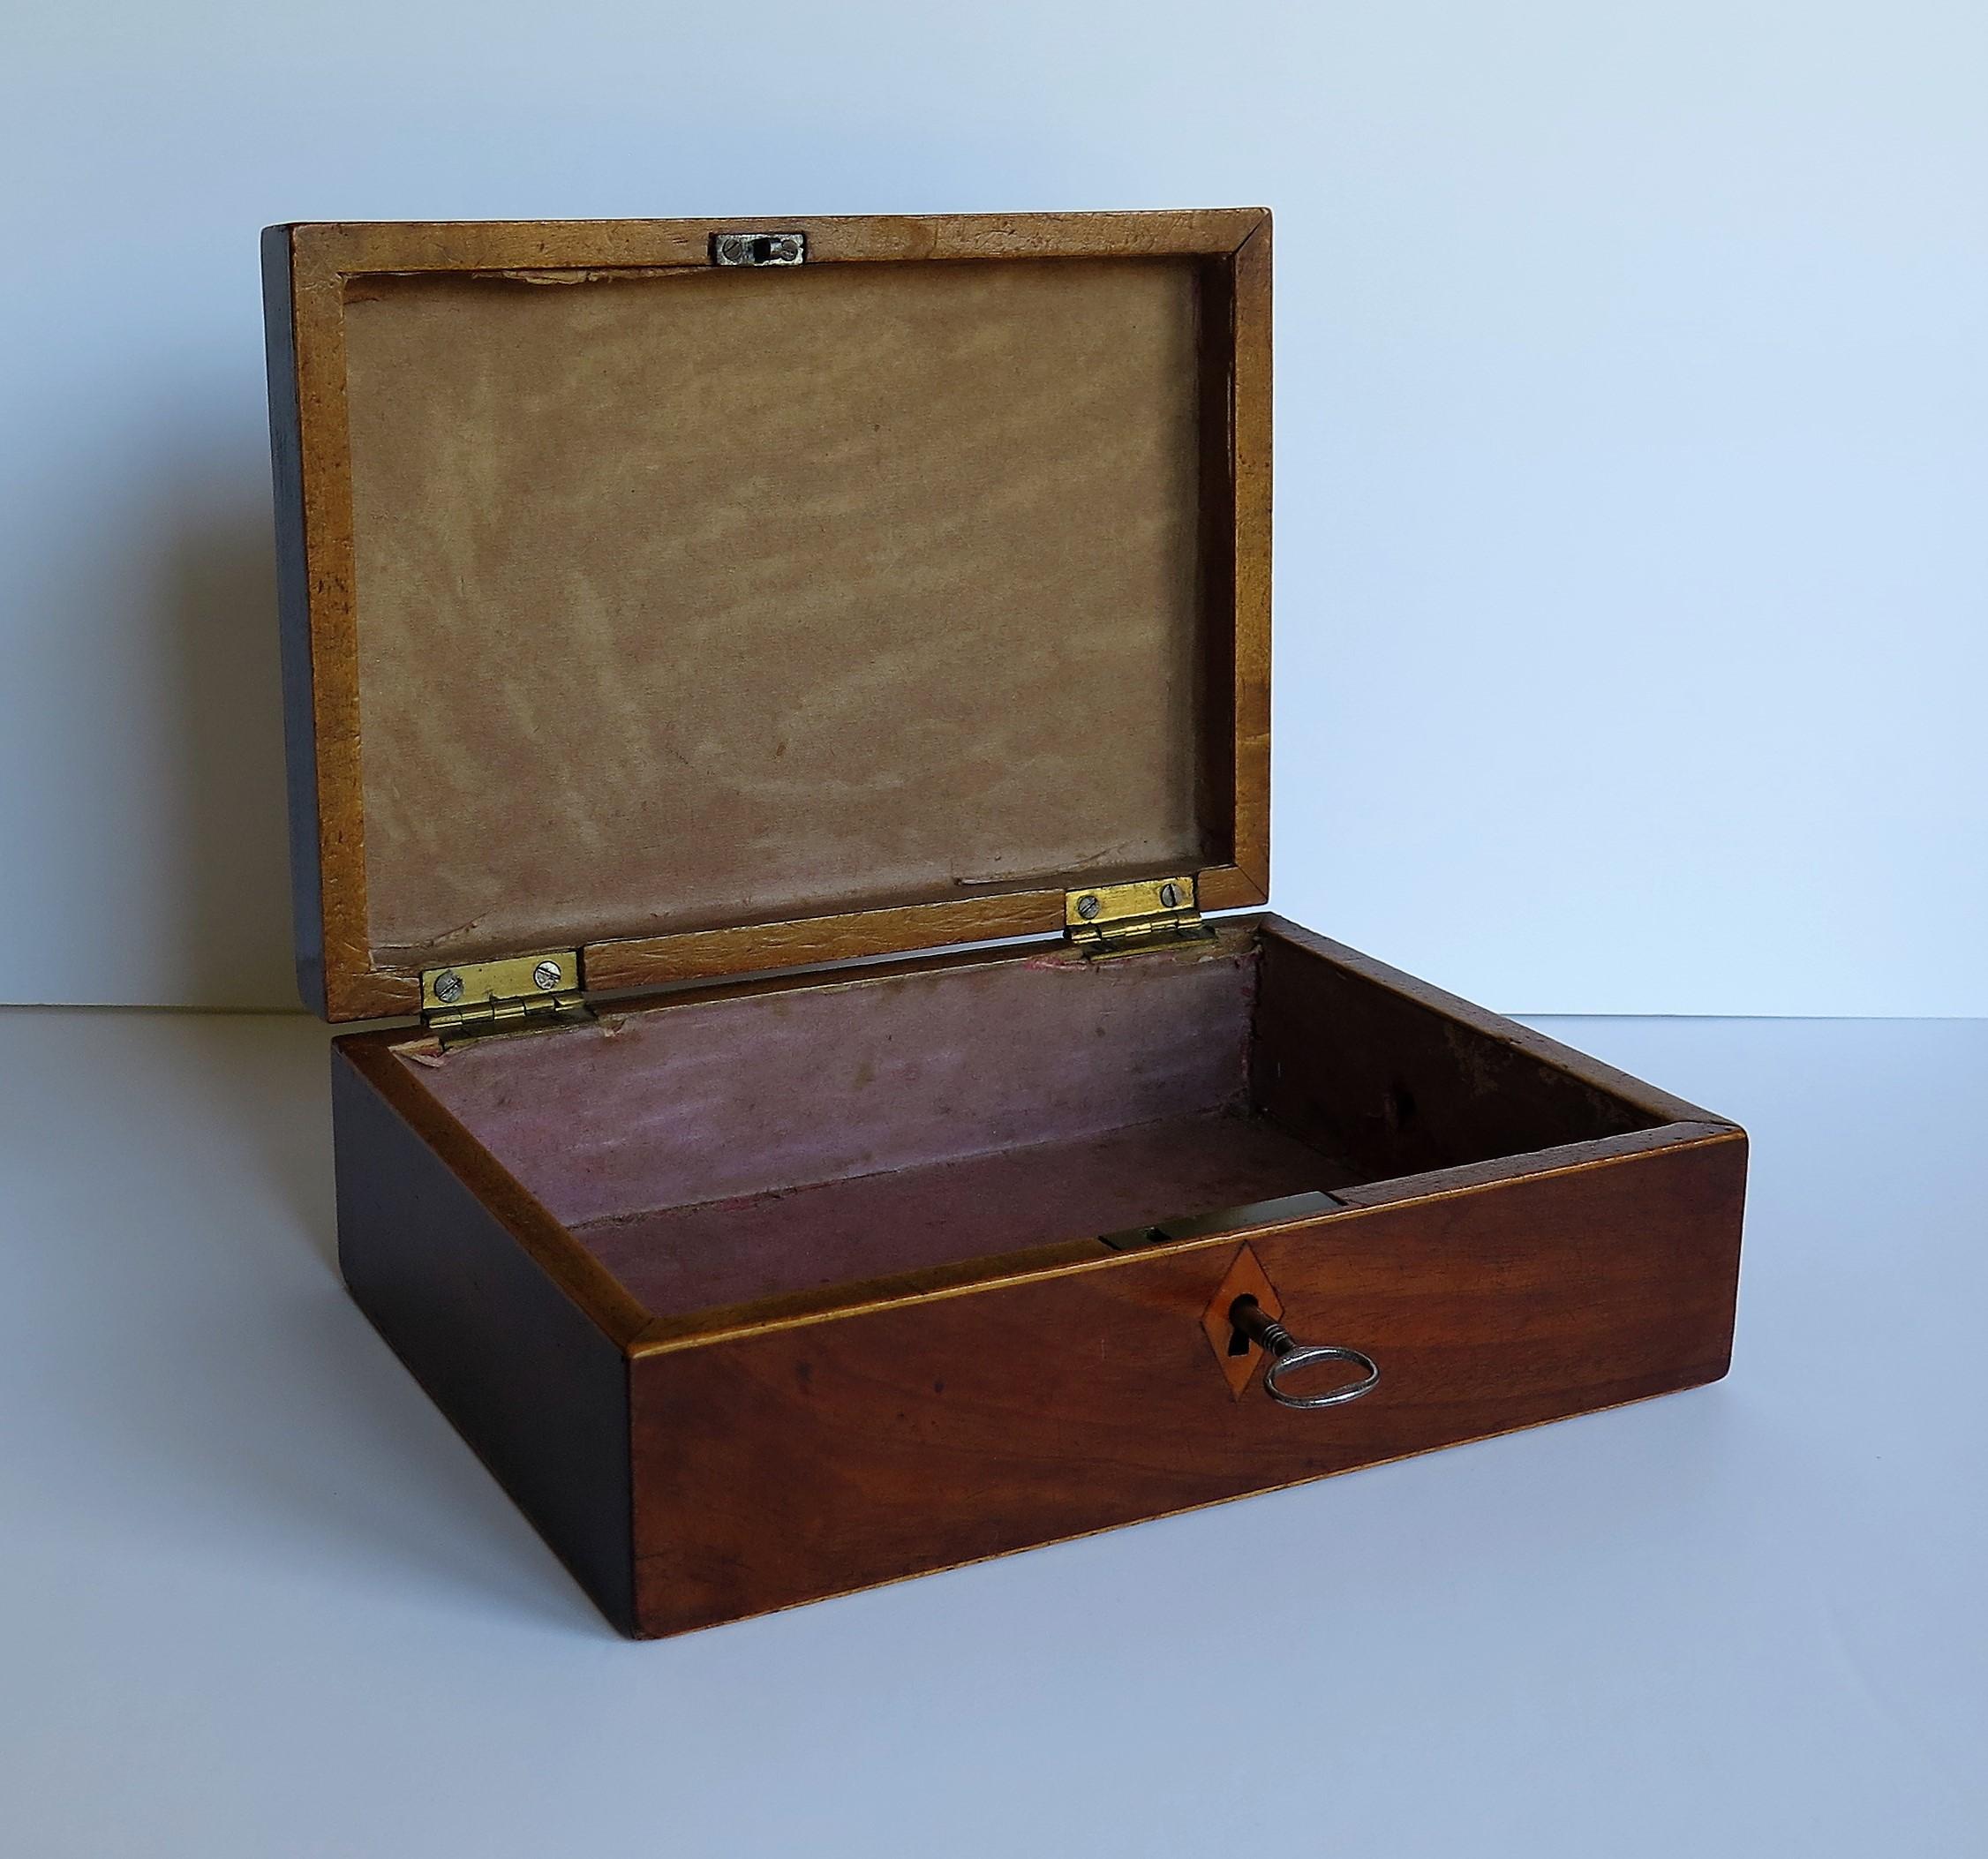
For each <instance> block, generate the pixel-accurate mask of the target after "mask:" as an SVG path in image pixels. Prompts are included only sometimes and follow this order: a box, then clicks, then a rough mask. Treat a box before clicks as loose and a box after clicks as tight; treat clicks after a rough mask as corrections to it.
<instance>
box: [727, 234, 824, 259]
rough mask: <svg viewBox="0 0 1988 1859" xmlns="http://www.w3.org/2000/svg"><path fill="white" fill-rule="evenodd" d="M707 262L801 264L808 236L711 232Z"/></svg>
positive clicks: (806, 247) (806, 249)
mask: <svg viewBox="0 0 1988 1859" xmlns="http://www.w3.org/2000/svg"><path fill="white" fill-rule="evenodd" d="M711 261H712V264H714V265H805V264H806V263H807V262H808V235H807V234H806V233H804V232H714V233H712V236H711Z"/></svg>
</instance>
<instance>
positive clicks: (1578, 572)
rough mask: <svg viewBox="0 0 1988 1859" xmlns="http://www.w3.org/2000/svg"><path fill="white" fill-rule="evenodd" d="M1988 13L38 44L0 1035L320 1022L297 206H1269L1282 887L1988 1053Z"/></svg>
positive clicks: (861, 22) (9, 702)
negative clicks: (281, 520)
mask: <svg viewBox="0 0 1988 1859" xmlns="http://www.w3.org/2000/svg"><path fill="white" fill-rule="evenodd" d="M1984 50H1988V13H1984V11H1983V10H1982V9H1981V8H1979V7H1978V6H1975V5H1962V4H1954V5H1944V4H1939V0H1892V4H1884V5H1879V4H1875V0H1871V4H1840V0H1839V4H1831V0H1811V4H1794V0H1787V4H1764V0H1719V4H1710V0H1664V4H1637V5H1631V6H1626V7H1595V6H1592V5H1588V4H1573V0H1565V4H1555V0H1516V4H1511V5H1507V6H1501V7H1487V6H1481V5H1465V4H1432V0H1385V4H1382V0H1359V4H1328V5H1323V6H1297V5H1292V6H1284V5H1273V4H1263V0H1245V4H1239V5H1230V6H1226V7H1207V6H1187V5H1181V4H1141V5H1136V6H1133V5H1124V6H1119V5H1100V4H1087V0H1079V4H1069V0H1053V4H1050V0H1027V4H1020V5H1010V6H1005V7H1002V8H998V9H957V8H941V7H927V6H914V5H909V4H878V0H855V4H846V5H841V6H837V7H833V8H821V9H810V8H805V7H802V6H800V5H798V4H768V0H744V4H730V5H727V6H725V7H722V8H696V9H689V8H686V9H672V8H668V7H657V6H635V5H630V4H604V0H578V4H569V5H564V6H560V7H546V6H543V5H534V6H524V5H520V4H515V0H479V4H474V5H471V4H466V0H439V4H434V0H430V4H406V0H394V4H383V0H352V4H343V5H341V6H340V7H338V8H336V9H333V10H325V9H322V8H312V9H285V8H270V7H250V6H246V5H238V4H222V0H185V4H178V5H176V6H174V7H171V8H164V9H161V8H148V7H141V6H138V5H135V4H128V0H127V4H80V5H76V4H72V5H64V6H60V7H58V6H56V5H55V4H50V0H34V4H30V5H27V6H25V7H24V6H17V7H16V8H14V9H13V10H12V11H11V15H10V19H9V23H8V26H7V29H6V36H5V43H4V49H0V176H4V179H0V214H4V221H5V227H4V230H5V235H6V241H5V249H6V252H7V254H8V258H9V272H8V280H7V288H6V290H4V292H0V355H4V357H5V359H4V362H0V651H4V677H0V873H4V883H0V954H4V957H5V963H4V969H0V999H8V1000H14V1001H64V1002H124V1003H151V1004H178V1005H237V1006H250V1005H290V1003H291V1001H292V999H293V997H292V994H291V990H290V978H289V954H288V933H289V932H288V924H287V918H286V907H285V903H284V880H283V876H282V870H283V847H282V810H281V797H280V766H279V756H280V743H279V726H278V719H277V697H276V673H275V642H274V630H273V619H272V613H271V606H272V589H271V568H270V547H269V540H268V531H269V519H268V503H267V484H266V466H265V463H264V439H263V428H262V418H263V415H262V383H261V359H260V327H259V310H258V301H257V281H256V272H255V258H254V250H255V246H254V241H255V233H256V230H257V229H258V228H259V227H260V225H261V224H263V223H264V222H267V221H272V220H277V219H283V218H309V217H347V218H363V217H475V216H497V215H507V216H508V215H651V214H654V215H675V214H689V213H717V214H727V215H730V214H736V215H739V216H741V217H742V218H757V217H760V216H763V215H767V214H779V213H788V212H792V213H799V212H817V211H819V212H837V211H881V210H892V209H921V208H930V209H944V208H960V209H966V208H981V207H985V208H1022V207H1062V206H1085V207H1134V206H1162V205H1178V204H1188V203H1216V204H1226V203H1239V204H1240V203H1246V204H1254V203H1258V202H1262V203H1267V204H1269V205H1270V206H1272V207H1275V208H1276V210H1277V212H1278V215H1279V277H1278V288H1279V292H1280V297H1279V312H1278V331H1277V335H1278V342H1279V351H1278V352H1279V367H1280V377H1279V388H1278V418H1279V423H1280V424H1279V447H1280V449H1279V456H1278V485H1279V524H1280V528H1279V558H1278V568H1279V581H1278V592H1277V598H1278V653H1279V657H1278V665H1277V681H1278V699H1277V725H1278V729H1279V737H1278V745H1277V751H1276V754H1277V762H1276V779H1277V787H1276V880H1275V881H1276V901H1277V902H1278V904H1279V905H1280V906H1281V907H1284V908H1285V909H1286V910H1287V911H1289V912H1291V914H1295V915H1298V916H1299V917H1301V918H1302V919H1304V920H1305V921H1307V922H1310V923H1312V924H1314V926H1316V927H1318V928H1321V929H1323V930H1328V931H1329V932H1331V933H1334V934H1337V935H1339V936H1341V937H1344V938H1345V939H1346V940H1349V941H1351V942H1353V943H1355V944H1357V945H1361V946H1365V947H1367V948H1370V949H1372V950H1373V951H1374V952H1376V953H1379V954H1381V955H1382V956H1384V957H1386V958H1388V959H1389V960H1396V961H1398V962H1401V963H1403V964H1404V966H1407V967H1412V968H1413V969H1416V970H1417V971H1419V972H1421V973H1424V974H1427V975H1429V976H1431V977H1432V978H1435V979H1436V980H1439V981H1442V982H1445V983H1447V984H1449V985H1450V986H1453V987H1455V988H1457V989H1459V990H1462V991H1464V992H1465V993H1468V994H1471V995H1472V996H1475V997H1479V998H1481V999H1484V1000H1486V1001H1487V1002H1489V1003H1490V1004H1492V1005H1497V1006H1502V1007H1507V1008H1511V1009H1515V1010H1531V1011H1535V1012H1540V1011H1555V1010H1556V1011H1563V1012H1565V1011H1578V1012H1596V1011H1615V1012H1719V1013H1740V1012H1754V1013H1785V1012H1803V1013H1924V1014H1940V1013H1947V1014H1954V1013H1977V1012H1982V1011H1983V1009H1984V1006H1988V976H1984V967H1983V965H1982V964H1981V963H1980V961H1979V952H1980V948H1981V945H1982V932H1983V930H1984V924H1988V878H1984V862H1983V860H1982V858H1981V856H1980V853H1981V847H1982V844H1983V840H1984V827H1988V778H1984V750H1983V747H1982V742H1981V732H1980V731H1979V729H1978V727H1977V723H1976V712H1977V710H1978V708H1979V692H1980V690H1981V689H1982V688H1983V683H1984V672H1988V662H1984V659H1988V649H1984V644H1983V637H1984V627H1983V621H1984V585H1988V570H1984V552H1983V548H1982V545H1981V534H1982V530H1981V511H1982V508H1983V507H1984V490H1988V470H1984V444H1988V442H1984V433H1988V420H1984V417H1983V416H1984V412H1988V404H1984V403H1988V364H1984V342H1983V333H1984V309H1988V261H1984V241H1983V237H1982V219H1981V212H1980V201H1981V197H1982V192H1981V191H1982V184H1983V181H1984V177H1988V113H1984V112H1983V111H1982V110H1981V109H1980V107H1979V103H1980V97H1981V94H1982V87H1983V78H1984V71H1988V58H1984Z"/></svg>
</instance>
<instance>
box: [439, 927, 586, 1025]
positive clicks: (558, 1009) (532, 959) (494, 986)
mask: <svg viewBox="0 0 1988 1859" xmlns="http://www.w3.org/2000/svg"><path fill="white" fill-rule="evenodd" d="M592 1018H593V1010H592V1009H591V1007H589V1006H588V1005H587V1004H586V1002H585V1000H584V999H583V998H582V997H581V980H580V952H579V951H578V950H577V949H550V950H547V951H546V952H544V953H542V954H538V955H514V956H508V957H507V958H505V959H504V960H501V961H494V962H459V963H457V964H456V967H453V968H429V969H427V970H425V972H424V973H423V975H422V976H421V1020H422V1024H423V1025H424V1026H425V1027H428V1028H429V1029H430V1030H431V1031H432V1032H433V1033H436V1034H438V1035H441V1042H442V1043H443V1044H444V1045H448V1044H449V1043H450V1042H454V1041H458V1040H464V1039H478V1038H481V1037H483V1036H484V1035H487V1034H492V1033H522V1032H526V1031H529V1030H531V1029H532V1028H534V1027H551V1026H568V1025H571V1024H572V1023H574V1022H575V1021H579V1020H591V1019H592Z"/></svg>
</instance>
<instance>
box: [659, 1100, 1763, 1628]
mask: <svg viewBox="0 0 1988 1859" xmlns="http://www.w3.org/2000/svg"><path fill="white" fill-rule="evenodd" d="M1744 1174H1745V1140H1744V1138H1743V1136H1741V1135H1739V1134H1738V1133H1730V1134H1728V1133H1716V1134H1713V1135H1710V1136H1706V1135H1704V1134H1702V1133H1686V1134H1685V1135H1684V1136H1683V1137H1682V1138H1681V1140H1679V1141H1678V1142H1677V1143H1675V1144H1674V1145H1672V1146H1670V1147H1668V1148H1659V1149H1653V1150H1650V1151H1646V1152H1644V1153H1640V1154H1637V1155H1630V1156H1627V1157H1624V1158H1622V1159H1618V1160H1614V1161H1609V1162H1604V1163H1590V1164H1587V1165H1585V1166H1581V1167H1577V1168H1573V1169H1570V1170H1563V1171H1560V1172H1555V1173H1547V1174H1535V1175H1530V1176H1521V1177H1517V1178H1512V1179H1509V1180H1505V1181H1502V1182H1497V1183H1493V1184H1487V1185H1483V1186H1478V1187H1472V1188H1469V1189H1466V1190H1464V1191H1462V1192H1458V1193H1447V1194H1442V1195H1440V1196H1437V1197H1435V1198H1432V1199H1427V1200H1420V1201H1412V1202H1406V1203H1395V1204H1390V1205H1387V1206H1383V1207H1378V1208H1367V1209H1359V1210H1349V1211H1348V1212H1345V1213H1343V1214H1338V1215H1331V1216H1329V1217H1327V1218H1326V1219H1324V1220H1322V1221H1318V1222H1314V1223H1311V1224H1310V1225H1308V1226H1303V1227H1292V1228H1288V1229H1286V1230H1284V1231H1281V1232H1276V1233H1272V1234H1269V1235H1265V1236H1261V1237H1259V1238H1255V1239H1254V1240H1252V1241H1251V1242H1250V1250H1251V1251H1252V1252H1254V1255H1255V1257H1256V1260H1257V1261H1259V1262H1260V1264H1261V1268H1262V1269H1263V1270H1264V1271H1265V1272H1266V1273H1267V1274H1268V1276H1269V1281H1270V1283H1271V1284H1272V1285H1273V1286H1274V1288H1275V1290H1276V1293H1277V1295H1278V1297H1279V1298H1281V1301H1282V1304H1283V1316H1284V1322H1285V1323H1286V1324H1287V1325H1288V1326H1289V1328H1291V1332H1292V1333H1293V1334H1294V1335H1295V1336H1297V1337H1298V1339H1299V1341H1300V1342H1308V1343H1324V1342H1330V1343H1344V1344H1349V1345H1352V1346H1353V1347H1356V1348H1359V1349H1362V1350H1365V1351H1368V1352H1369V1353H1370V1354H1371V1355H1373V1356H1374V1358H1375V1360H1376V1361H1377V1362H1378V1363H1379V1364H1380V1366H1381V1370H1382V1381H1381V1384H1380V1386H1379V1388H1378V1389H1376V1390H1375V1391H1374V1393H1373V1394H1372V1395H1370V1396H1367V1397H1366V1398H1364V1399H1361V1400H1359V1401H1357V1402H1354V1403H1351V1404H1347V1405H1345V1406H1342V1407H1335V1408H1329V1409H1323V1410H1318V1411H1296V1410H1292V1409H1289V1408H1285V1407H1282V1406H1279V1405H1277V1404H1275V1403H1273V1402H1271V1401H1270V1400H1269V1399H1268V1398H1267V1397H1266V1396H1264V1394H1263V1392H1262V1389H1261V1373H1260V1369H1259V1372H1258V1373H1257V1374H1255V1375H1254V1377H1253V1379H1252V1380H1251V1381H1250V1382H1249V1384H1248V1385H1247V1386H1246V1388H1245V1389H1244V1390H1243V1391H1242V1393H1241V1394H1240V1395H1239V1396H1236V1395H1233V1394H1232V1393H1231V1385H1230V1378H1229V1376H1228V1374H1226V1373H1225V1369H1224V1360H1223V1358H1221V1356H1220V1355H1219V1354H1218V1353H1217V1351H1216V1350H1215V1348H1214V1347H1213V1346H1212V1345H1211V1343H1210V1340H1209V1332H1208V1331H1207V1330H1206V1329H1205V1328H1204V1327H1203V1319H1204V1316H1206V1314H1207V1313H1208V1312H1209V1307H1210V1305H1211V1303H1212V1302H1213V1301H1215V1300H1216V1298H1217V1294H1218V1292H1220V1291H1221V1290H1222V1287H1223V1285H1224V1280H1225V1277H1226V1276H1227V1274H1228V1273H1229V1272H1230V1271H1231V1268H1234V1267H1235V1266H1236V1265H1237V1262H1238V1261H1239V1257H1240V1253H1241V1248H1240V1247H1239V1246H1238V1244H1237V1243H1236V1242H1235V1241H1234V1240H1232V1239H1229V1240H1222V1241H1214V1242H1209V1243H1204V1244H1201V1245H1199V1246H1192V1247H1187V1248H1176V1249H1171V1250H1167V1251H1162V1252H1155V1253H1148V1254H1133V1255H1127V1256H1126V1257H1124V1258H1121V1259H1118V1260H1114V1261H1111V1262H1109V1263H1107V1264H1104V1265H1103V1266H1096V1267H1088V1268H1073V1269H1072V1270H1070V1271H1068V1272H1066V1273H1064V1274H1061V1275H1059V1276H1054V1277H1049V1278H1037V1279H1034V1280H1030V1281H1027V1282H1022V1283H1008V1284H1005V1285H997V1286H992V1287H989V1288H987V1289H985V1290H982V1291H974V1292H971V1293H968V1294H965V1295H958V1296H952V1297H934V1298H920V1299H917V1300H915V1301H907V1302H903V1303H899V1304H895V1305H889V1306H880V1307H876V1308H873V1309H871V1310H869V1311H867V1312H864V1313H861V1314H857V1315H851V1316H848V1317H846V1318H843V1319H841V1320H839V1321H812V1322H803V1323H796V1324H793V1325H790V1326H787V1327H783V1328H764V1329H761V1330H759V1331H757V1332H745V1333H742V1334H740V1335H737V1336H734V1337H731V1338H727V1339H722V1340H713V1341H712V1342H709V1343H701V1344H697V1345H694V1346H689V1347H680V1348H677V1349H674V1350H672V1351H659V1352H651V1353H644V1352H642V1351H639V1350H638V1351H637V1353H636V1358H635V1359H634V1362H633V1365H632V1375H633V1381H632V1384H631V1395H632V1399H633V1404H634V1429H635V1431H634V1446H635V1466H636V1551H637V1562H636V1569H637V1576H636V1584H637V1607H638V1613H639V1618H640V1625H641V1630H642V1631H643V1632H644V1633H646V1634H665V1633H672V1632H678V1631H682V1630H685V1629H690V1628H695V1627H700V1626H705V1625H710V1624H712V1623H713V1622H719V1621H723V1620H727V1619H732V1618H735V1617H737V1616H740V1615H743V1614H755V1613H759V1612H762V1611H764V1610H766V1609H769V1608H774V1607H785V1606H788V1605H791V1604H793V1603H794V1602H798V1601H805V1600H810V1599H817V1598H819V1597H822V1596H825V1595H830V1594H834V1593H837V1592H843V1591H846V1590H848V1589H852V1588H859V1587H863V1586H867V1585H870V1584H874V1583H878V1582H884V1581H889V1580H892V1579H894V1578H897V1577H901V1576H906V1575H911V1574H916V1573H920V1572H922V1571H925V1570H929V1569H939V1568H944V1567H946V1566H948V1565H951V1564H955V1563H960V1562H971V1561H975V1560H976V1559H979V1558H981V1557H984V1556H990V1555H996V1554H1002V1553H1005V1552H1006V1551H1009V1550H1013V1549H1020V1548H1024V1547H1030V1546H1032V1545H1035V1544H1039V1543H1046V1542H1050V1541H1054V1540H1056V1539H1060V1538H1066V1537H1071V1536H1076V1535H1081V1534H1084V1533H1086V1532H1091V1531H1096V1530H1100V1529H1105V1528H1109V1527H1111V1526H1113V1525H1116V1524H1127V1523H1132V1522H1135V1521H1138V1520H1140V1519H1141V1518H1146V1517H1159V1516H1163V1515H1165V1514H1167V1513H1169V1512H1171V1511H1177V1510H1182V1509H1189V1508H1192V1507H1194V1506H1197V1505H1201V1504H1206V1503H1211V1502H1214V1501H1218V1500H1221V1499H1224V1498H1230V1497H1235V1496H1239V1495H1241V1494H1245V1493H1248V1492H1254V1491H1262V1490H1267V1489H1270V1488H1273V1487H1275V1486H1281V1485H1286V1484H1291V1483H1294V1482H1297V1481H1299V1480H1302V1479H1312V1478H1317V1477H1321V1476H1323V1475H1325V1474H1328V1473H1332V1472H1338V1471H1349V1470H1351V1469H1352V1468H1354V1467H1356V1466H1360V1465H1367V1464H1374V1463H1376V1462H1377V1461H1381V1460H1385V1459H1390V1458H1397V1457H1401V1456H1405V1455H1407V1454H1411V1453H1418V1452H1425V1451H1427V1450H1429V1449H1432V1448H1435V1447H1441V1446H1448V1445H1453V1444H1456V1443H1457V1442H1459V1441H1465V1440H1472V1439H1479V1438H1482V1437H1484V1436H1486V1435H1488V1434H1498V1433H1503V1432H1506V1431H1509V1430H1510V1429H1512V1428H1515V1427H1519V1426H1532V1425H1535V1424H1537V1423H1539V1422H1541V1421H1546V1420H1552V1419H1560V1418H1563V1417H1564V1416H1566V1415H1569V1414H1574V1413H1579V1412H1583V1411H1588V1410H1591V1409H1594V1408H1600V1407H1608V1406H1611V1405H1614V1404H1617V1403H1620V1402H1624V1401H1630V1400H1636V1399H1639V1398H1641V1397H1643V1396H1649V1395H1656V1394H1662V1393H1666V1392H1668V1391H1670V1390H1672V1389H1681V1388H1689V1387H1692V1386H1695V1385H1697V1384H1698V1383H1701V1382H1705V1381H1713V1380H1715V1379H1717V1378H1718V1377H1719V1376H1720V1375H1721V1374H1724V1373H1725V1370H1726V1366H1727V1362H1728V1355H1729V1351H1730V1348H1731V1339H1732V1325H1733V1307H1734V1297H1735V1291H1736V1276H1737V1269H1738V1257H1739V1229H1740V1212H1741V1203H1742V1198H1743V1183H1744Z"/></svg>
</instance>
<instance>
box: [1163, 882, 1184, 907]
mask: <svg viewBox="0 0 1988 1859" xmlns="http://www.w3.org/2000/svg"><path fill="white" fill-rule="evenodd" d="M1160 906H1161V907H1162V908H1163V909H1166V910H1178V908H1179V907H1180V886H1179V885H1178V884H1174V883H1172V882H1171V880H1169V881H1168V882H1167V883H1166V884H1162V885H1161V886H1160Z"/></svg>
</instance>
